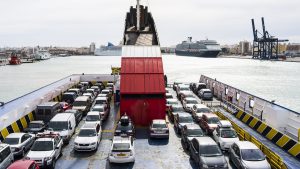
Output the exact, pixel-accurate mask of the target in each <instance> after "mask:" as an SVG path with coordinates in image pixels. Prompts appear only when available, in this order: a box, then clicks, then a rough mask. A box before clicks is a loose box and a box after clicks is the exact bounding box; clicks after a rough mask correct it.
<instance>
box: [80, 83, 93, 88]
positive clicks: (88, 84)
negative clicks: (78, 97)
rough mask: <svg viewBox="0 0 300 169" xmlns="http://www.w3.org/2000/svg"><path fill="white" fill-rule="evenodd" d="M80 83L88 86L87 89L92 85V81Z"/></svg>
mask: <svg viewBox="0 0 300 169" xmlns="http://www.w3.org/2000/svg"><path fill="white" fill-rule="evenodd" d="M80 84H82V85H83V86H85V87H86V89H88V88H90V87H91V86H92V83H91V82H80Z"/></svg>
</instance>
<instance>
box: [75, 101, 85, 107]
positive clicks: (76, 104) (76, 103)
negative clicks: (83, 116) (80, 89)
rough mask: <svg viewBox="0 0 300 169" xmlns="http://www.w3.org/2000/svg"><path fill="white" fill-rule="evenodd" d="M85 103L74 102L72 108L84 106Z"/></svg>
mask: <svg viewBox="0 0 300 169" xmlns="http://www.w3.org/2000/svg"><path fill="white" fill-rule="evenodd" d="M86 103H87V102H85V101H75V102H74V103H73V106H86Z"/></svg>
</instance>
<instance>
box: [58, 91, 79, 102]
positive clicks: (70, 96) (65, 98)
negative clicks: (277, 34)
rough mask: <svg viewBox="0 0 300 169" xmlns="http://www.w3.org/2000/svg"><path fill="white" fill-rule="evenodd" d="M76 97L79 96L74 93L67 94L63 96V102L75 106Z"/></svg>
mask: <svg viewBox="0 0 300 169" xmlns="http://www.w3.org/2000/svg"><path fill="white" fill-rule="evenodd" d="M76 97H77V95H76V94H75V93H74V92H66V93H64V94H63V95H62V98H61V101H62V102H67V103H69V104H73V102H74V100H75V99H76Z"/></svg>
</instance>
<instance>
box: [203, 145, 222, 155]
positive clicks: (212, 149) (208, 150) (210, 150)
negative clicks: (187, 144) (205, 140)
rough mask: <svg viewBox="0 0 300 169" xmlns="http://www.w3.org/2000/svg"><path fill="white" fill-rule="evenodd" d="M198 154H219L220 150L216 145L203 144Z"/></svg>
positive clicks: (220, 153)
mask: <svg viewBox="0 0 300 169" xmlns="http://www.w3.org/2000/svg"><path fill="white" fill-rule="evenodd" d="M200 154H201V155H203V156H205V157H212V156H221V155H222V152H221V150H220V148H219V147H218V146H217V145H205V146H201V147H200Z"/></svg>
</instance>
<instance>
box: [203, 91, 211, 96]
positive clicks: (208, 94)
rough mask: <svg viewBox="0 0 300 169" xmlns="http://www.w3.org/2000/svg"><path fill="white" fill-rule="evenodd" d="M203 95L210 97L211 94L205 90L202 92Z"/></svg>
mask: <svg viewBox="0 0 300 169" xmlns="http://www.w3.org/2000/svg"><path fill="white" fill-rule="evenodd" d="M203 96H204V97H211V96H212V94H211V93H210V92H205V93H203Z"/></svg>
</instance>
